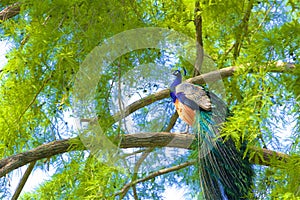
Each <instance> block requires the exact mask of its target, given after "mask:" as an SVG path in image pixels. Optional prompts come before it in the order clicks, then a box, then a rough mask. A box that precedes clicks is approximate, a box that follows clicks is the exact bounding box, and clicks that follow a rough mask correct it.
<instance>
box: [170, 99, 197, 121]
mask: <svg viewBox="0 0 300 200" xmlns="http://www.w3.org/2000/svg"><path fill="white" fill-rule="evenodd" d="M174 104H175V108H176V110H177V113H178V115H179V117H180V118H181V119H182V120H183V121H185V122H186V123H187V124H189V125H191V126H193V124H194V121H195V114H196V111H194V110H193V109H191V108H190V107H188V106H186V105H184V104H182V103H180V102H179V101H178V99H176V101H175V103H174Z"/></svg>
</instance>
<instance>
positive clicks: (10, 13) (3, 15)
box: [0, 3, 20, 21]
mask: <svg viewBox="0 0 300 200" xmlns="http://www.w3.org/2000/svg"><path fill="white" fill-rule="evenodd" d="M19 13H20V3H14V4H13V5H11V6H8V7H6V8H5V9H3V10H2V11H0V20H1V21H5V20H7V19H9V18H12V17H14V16H16V15H17V14H19Z"/></svg>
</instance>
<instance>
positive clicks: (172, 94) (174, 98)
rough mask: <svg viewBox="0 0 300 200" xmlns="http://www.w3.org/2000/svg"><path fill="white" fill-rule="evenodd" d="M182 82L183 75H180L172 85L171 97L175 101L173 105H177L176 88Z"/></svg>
mask: <svg viewBox="0 0 300 200" xmlns="http://www.w3.org/2000/svg"><path fill="white" fill-rule="evenodd" d="M181 81H182V77H181V74H178V75H177V76H176V78H175V80H174V81H173V83H172V84H171V86H170V90H171V93H170V96H171V98H172V100H173V103H175V101H176V99H177V97H176V93H175V87H176V86H177V85H179V84H180V83H181Z"/></svg>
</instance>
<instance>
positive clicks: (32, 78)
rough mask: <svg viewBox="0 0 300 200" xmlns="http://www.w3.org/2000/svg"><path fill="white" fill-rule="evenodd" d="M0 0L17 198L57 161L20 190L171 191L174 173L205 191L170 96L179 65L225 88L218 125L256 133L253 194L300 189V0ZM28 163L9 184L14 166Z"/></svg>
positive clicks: (54, 195) (139, 194)
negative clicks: (223, 117)
mask: <svg viewBox="0 0 300 200" xmlns="http://www.w3.org/2000/svg"><path fill="white" fill-rule="evenodd" d="M0 5H1V10H2V11H1V12H0V20H1V39H2V40H3V41H9V43H11V45H12V47H11V48H10V50H9V51H8V53H7V54H6V58H7V61H8V62H7V64H5V66H3V67H2V68H1V69H0V77H1V81H0V105H1V109H0V132H1V134H0V157H1V160H0V175H1V176H0V177H1V179H0V182H1V185H0V188H1V189H0V195H1V197H2V198H9V197H12V199H16V198H18V196H19V195H20V192H21V191H22V184H21V183H25V182H26V180H27V177H28V176H29V175H30V174H32V173H34V172H33V171H34V170H36V169H38V168H39V169H43V170H45V171H47V170H48V168H49V167H50V168H52V169H54V170H53V175H52V177H51V179H50V180H48V181H45V182H44V183H42V184H41V185H40V186H39V187H38V188H36V189H35V190H34V191H32V192H25V193H22V194H21V195H20V199H161V198H162V195H163V193H164V191H165V190H166V189H167V188H168V187H170V186H175V187H178V188H187V191H189V192H187V194H186V198H187V199H191V198H200V197H201V190H200V187H199V180H198V177H197V176H196V175H195V170H196V169H195V166H194V164H195V160H193V159H192V157H191V149H193V147H192V146H191V144H192V142H193V140H194V136H193V134H186V135H185V134H180V133H179V132H182V131H183V130H184V128H185V125H184V123H183V122H182V121H181V120H180V119H178V115H177V114H176V112H175V108H174V106H173V105H172V101H171V99H170V98H169V89H168V88H169V85H170V83H171V81H172V75H171V71H172V70H173V69H178V68H180V69H183V68H185V69H186V70H187V76H186V77H185V80H186V81H188V82H193V83H195V84H202V85H205V87H207V88H208V89H211V90H212V91H214V92H216V93H217V94H218V95H219V96H220V97H222V98H223V100H224V101H226V103H227V105H228V108H229V110H230V112H231V115H230V117H228V118H227V119H226V122H225V123H224V125H223V128H222V136H223V137H225V138H227V137H231V138H233V140H234V141H235V144H236V146H237V147H238V148H240V147H241V144H242V143H243V144H244V142H246V143H247V147H246V149H247V151H246V152H247V153H248V154H249V159H250V161H251V163H253V167H254V169H255V174H256V176H255V179H254V187H253V191H252V196H251V198H252V199H255V198H257V199H274V198H279V199H298V198H300V187H299V185H300V144H299V142H300V134H299V133H300V111H299V110H300V109H299V107H300V98H299V97H300V85H299V83H300V81H299V79H300V78H299V75H300V69H299V68H300V66H299V58H300V50H299V45H300V37H299V33H300V24H299V23H300V21H299V19H300V15H299V7H300V5H299V3H298V1H296V0H278V1H276V0H264V1H255V0H247V1H246V0H242V1H238V0H228V1H217V0H193V1H191V0H180V1H155V0H145V1H132V0H123V1H102V0H96V1H92V0H74V1H68V0H52V1H50V0H49V1H32V0H20V1H1V4H0ZM202 47H203V48H202ZM202 50H204V52H203V51H202ZM91 80H93V83H92V81H91ZM83 97H84V98H83ZM86 97H88V99H86ZM71 117H73V118H75V119H76V121H77V125H79V126H80V128H81V129H76V128H74V124H73V123H70V120H69V119H70V118H71ZM27 164H28V170H27V171H26V173H25V174H24V175H23V177H22V179H21V180H20V185H19V187H18V188H17V190H16V191H11V190H10V186H9V185H10V181H11V179H13V181H19V180H15V179H14V176H13V173H12V172H13V171H14V170H18V168H19V167H22V166H25V165H27ZM37 178H39V177H37Z"/></svg>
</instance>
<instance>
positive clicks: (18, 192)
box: [11, 161, 36, 200]
mask: <svg viewBox="0 0 300 200" xmlns="http://www.w3.org/2000/svg"><path fill="white" fill-rule="evenodd" d="M35 163H36V161H33V162H31V163H30V164H29V166H28V168H27V169H26V171H25V173H24V175H23V177H22V179H21V180H20V183H19V185H18V187H17V189H16V191H15V193H14V195H13V196H12V198H11V200H17V199H18V197H19V195H20V194H21V191H22V190H23V187H24V185H25V183H26V181H27V180H28V177H29V175H30V174H31V172H32V170H33V168H34V165H35Z"/></svg>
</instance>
